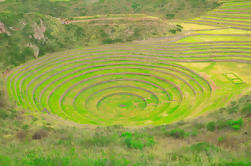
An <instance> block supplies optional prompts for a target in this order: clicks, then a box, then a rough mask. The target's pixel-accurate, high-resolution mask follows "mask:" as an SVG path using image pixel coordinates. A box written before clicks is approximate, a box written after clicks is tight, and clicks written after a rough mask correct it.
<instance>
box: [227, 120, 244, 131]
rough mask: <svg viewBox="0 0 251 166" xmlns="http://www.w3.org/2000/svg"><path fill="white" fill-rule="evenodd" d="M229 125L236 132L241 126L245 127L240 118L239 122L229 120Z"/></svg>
mask: <svg viewBox="0 0 251 166" xmlns="http://www.w3.org/2000/svg"><path fill="white" fill-rule="evenodd" d="M227 122H228V125H229V126H230V127H231V128H232V129H235V130H239V129H240V128H241V126H242V125H243V119H242V118H240V119H239V120H229V121H227Z"/></svg>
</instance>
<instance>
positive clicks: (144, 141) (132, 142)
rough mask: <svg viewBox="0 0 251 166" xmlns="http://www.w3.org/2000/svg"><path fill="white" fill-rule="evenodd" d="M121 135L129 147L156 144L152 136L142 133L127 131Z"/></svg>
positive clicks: (136, 147) (139, 147)
mask: <svg viewBox="0 0 251 166" xmlns="http://www.w3.org/2000/svg"><path fill="white" fill-rule="evenodd" d="M121 137H123V138H124V143H125V144H126V146H127V147H128V148H133V149H143V148H144V147H151V146H153V145H154V144H155V141H154V138H153V137H152V136H149V135H145V134H141V133H130V132H125V133H122V134H121Z"/></svg>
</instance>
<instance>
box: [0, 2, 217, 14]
mask: <svg viewBox="0 0 251 166" xmlns="http://www.w3.org/2000/svg"><path fill="white" fill-rule="evenodd" d="M0 3H1V2H0ZM217 6H219V4H218V3H217V0H178V1H177V0H144V1H143V0H120V1H117V0H69V1H58V0H57V1H49V0H36V1H34V0H22V1H21V0H19V1H13V0H6V1H5V2H2V3H1V5H0V10H8V11H11V12H14V13H28V12H38V13H42V14H46V15H51V16H54V17H74V16H85V15H97V14H120V13H122V14H125V13H130V14H131V13H145V14H148V15H155V16H162V17H165V18H184V17H186V18H189V17H194V16H198V15H200V14H203V13H205V12H206V11H208V10H210V9H213V8H216V7H217Z"/></svg>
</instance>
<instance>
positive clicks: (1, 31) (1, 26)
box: [0, 21, 10, 35]
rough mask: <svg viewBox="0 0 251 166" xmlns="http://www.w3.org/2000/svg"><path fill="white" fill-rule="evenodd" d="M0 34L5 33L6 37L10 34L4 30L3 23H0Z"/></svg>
mask: <svg viewBox="0 0 251 166" xmlns="http://www.w3.org/2000/svg"><path fill="white" fill-rule="evenodd" d="M0 33H6V34H7V35H10V32H9V31H8V30H7V29H6V28H5V26H4V23H2V22H1V21H0Z"/></svg>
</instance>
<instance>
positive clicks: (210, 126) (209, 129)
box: [207, 122, 216, 131]
mask: <svg viewBox="0 0 251 166" xmlns="http://www.w3.org/2000/svg"><path fill="white" fill-rule="evenodd" d="M215 128H216V125H215V122H209V123H208V124H207V130H208V131H214V130H215Z"/></svg>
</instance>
